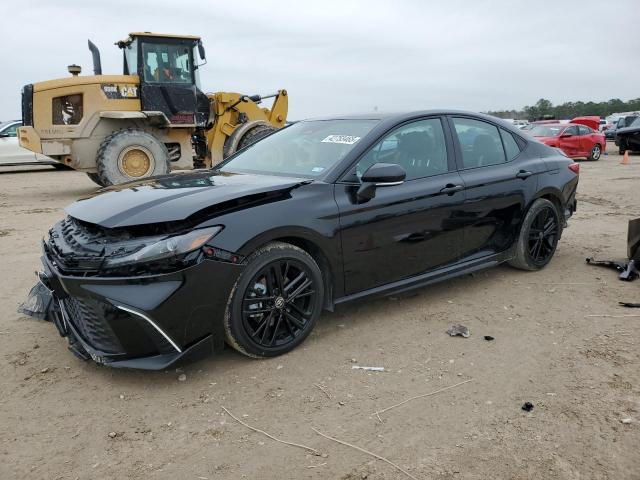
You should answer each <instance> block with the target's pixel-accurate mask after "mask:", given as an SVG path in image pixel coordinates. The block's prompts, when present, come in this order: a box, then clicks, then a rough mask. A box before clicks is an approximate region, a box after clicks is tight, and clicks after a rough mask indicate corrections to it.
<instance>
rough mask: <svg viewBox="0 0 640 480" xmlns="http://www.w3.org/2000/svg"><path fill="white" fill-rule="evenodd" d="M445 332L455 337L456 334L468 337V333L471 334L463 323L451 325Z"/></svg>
mask: <svg viewBox="0 0 640 480" xmlns="http://www.w3.org/2000/svg"><path fill="white" fill-rule="evenodd" d="M447 333H448V334H449V335H451V336H452V337H455V336H456V335H460V336H461V337H464V338H469V335H471V334H470V333H469V329H468V328H467V327H465V326H464V325H451V327H450V328H449V330H447Z"/></svg>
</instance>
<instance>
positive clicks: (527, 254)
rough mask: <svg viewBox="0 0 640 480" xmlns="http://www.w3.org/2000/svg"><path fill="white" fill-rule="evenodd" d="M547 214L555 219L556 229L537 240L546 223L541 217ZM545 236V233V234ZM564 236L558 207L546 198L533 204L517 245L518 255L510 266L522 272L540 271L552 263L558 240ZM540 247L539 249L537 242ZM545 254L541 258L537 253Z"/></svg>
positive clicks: (525, 219) (526, 216) (511, 261)
mask: <svg viewBox="0 0 640 480" xmlns="http://www.w3.org/2000/svg"><path fill="white" fill-rule="evenodd" d="M543 212H546V213H547V214H548V215H549V216H550V217H552V218H553V221H554V224H555V227H554V229H553V230H552V231H550V232H549V233H550V234H549V235H548V236H545V237H544V238H537V235H536V233H537V230H544V229H541V228H540V227H541V226H542V225H543V224H544V223H545V222H544V221H542V222H541V219H542V218H543V217H541V215H543ZM543 235H544V232H543ZM561 235H562V221H561V218H560V214H559V213H558V209H557V208H556V206H555V205H554V204H553V203H552V202H550V201H549V200H547V199H545V198H539V199H537V200H535V201H534V202H533V204H532V205H531V207H530V208H529V210H528V211H527V214H526V215H525V217H524V220H523V221H522V227H521V228H520V233H519V235H518V240H517V243H516V245H515V250H516V255H515V257H514V258H513V259H511V260H509V265H511V266H512V267H514V268H519V269H520V270H540V269H542V268H544V266H545V265H547V263H549V262H550V261H551V258H553V255H554V253H555V251H556V247H557V246H558V240H559V239H560V236H561ZM538 240H539V241H540V246H539V247H537V245H538V243H537V241H538ZM537 252H539V253H544V254H545V255H543V256H542V258H540V257H539V256H537V255H536V253H537Z"/></svg>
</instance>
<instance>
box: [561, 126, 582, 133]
mask: <svg viewBox="0 0 640 480" xmlns="http://www.w3.org/2000/svg"><path fill="white" fill-rule="evenodd" d="M562 134H563V135H578V126H577V125H572V126H571V127H567V128H565V130H564V132H562Z"/></svg>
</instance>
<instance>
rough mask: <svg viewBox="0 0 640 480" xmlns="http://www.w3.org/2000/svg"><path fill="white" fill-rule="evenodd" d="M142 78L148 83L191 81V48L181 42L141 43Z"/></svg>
mask: <svg viewBox="0 0 640 480" xmlns="http://www.w3.org/2000/svg"><path fill="white" fill-rule="evenodd" d="M142 62H143V68H144V80H145V82H150V83H155V82H159V83H192V77H191V71H192V68H191V66H192V62H191V48H190V47H188V46H186V45H182V44H166V43H155V42H143V43H142Z"/></svg>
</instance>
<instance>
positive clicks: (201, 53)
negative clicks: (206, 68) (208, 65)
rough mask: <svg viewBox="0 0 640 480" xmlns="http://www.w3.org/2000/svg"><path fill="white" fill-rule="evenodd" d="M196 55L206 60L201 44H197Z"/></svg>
mask: <svg viewBox="0 0 640 480" xmlns="http://www.w3.org/2000/svg"><path fill="white" fill-rule="evenodd" d="M198 55H200V58H201V59H202V60H206V59H207V56H206V55H205V52H204V45H202V42H198Z"/></svg>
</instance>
